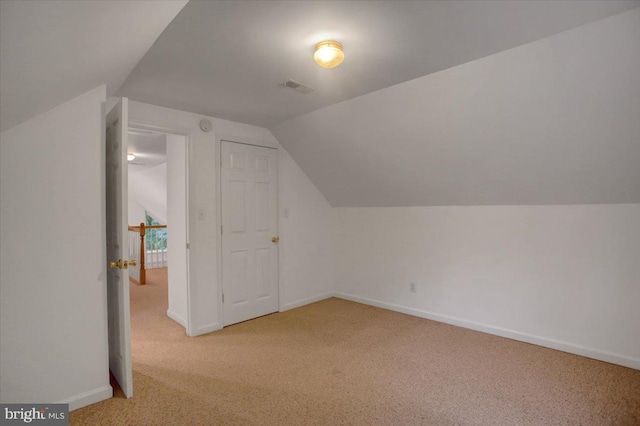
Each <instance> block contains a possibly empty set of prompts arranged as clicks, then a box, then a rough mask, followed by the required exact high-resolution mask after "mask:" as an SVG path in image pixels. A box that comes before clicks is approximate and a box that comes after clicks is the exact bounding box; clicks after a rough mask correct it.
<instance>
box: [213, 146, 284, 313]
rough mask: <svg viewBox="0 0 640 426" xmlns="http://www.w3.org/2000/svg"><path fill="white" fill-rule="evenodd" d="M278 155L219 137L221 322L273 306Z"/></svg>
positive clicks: (275, 307)
mask: <svg viewBox="0 0 640 426" xmlns="http://www.w3.org/2000/svg"><path fill="white" fill-rule="evenodd" d="M277 161H278V155H277V151H276V150H275V149H272V148H264V147H258V146H253V145H245V144H240V143H234V142H226V141H223V142H222V172H221V174H222V182H221V184H222V185H221V186H222V188H221V190H222V194H221V196H222V201H221V207H222V288H223V294H224V302H223V316H224V325H230V324H235V323H237V322H241V321H246V320H248V319H251V318H256V317H259V316H261V315H266V314H270V313H273V312H277V311H278V219H277V212H278V207H277V201H278V187H277V185H278V171H277V166H278V165H277Z"/></svg>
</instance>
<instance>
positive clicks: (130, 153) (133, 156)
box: [127, 152, 136, 161]
mask: <svg viewBox="0 0 640 426" xmlns="http://www.w3.org/2000/svg"><path fill="white" fill-rule="evenodd" d="M134 158H136V155H135V154H134V153H133V152H127V161H133V159H134Z"/></svg>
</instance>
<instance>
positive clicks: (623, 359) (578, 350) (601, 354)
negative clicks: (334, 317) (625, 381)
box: [333, 292, 640, 370]
mask: <svg viewBox="0 0 640 426" xmlns="http://www.w3.org/2000/svg"><path fill="white" fill-rule="evenodd" d="M333 296H335V297H338V298H340V299H345V300H350V301H352V302H358V303H363V304H365V305H371V306H376V307H378V308H383V309H388V310H390V311H396V312H401V313H403V314H408V315H413V316H416V317H420V318H426V319H430V320H433V321H438V322H444V323H447V324H452V325H456V326H458V327H463V328H468V329H471V330H477V331H482V332H484V333H488V334H493V335H496V336H501V337H506V338H509V339H513V340H518V341H520V342H526V343H531V344H534V345H538V346H544V347H547V348H551V349H556V350H559V351H563V352H568V353H572V354H575V355H580V356H584V357H587V358H593V359H597V360H600V361H605V362H610V363H612V364H618V365H622V366H624V367H629V368H633V369H636V370H640V359H639V358H633V357H629V356H626V355H621V354H616V353H612V352H606V351H601V350H598V349H593V348H588V347H584V346H580V345H575V344H573V343H568V342H563V341H560V340H555V339H549V338H546V337H542V336H536V335H533V334H527V333H521V332H519V331H515V330H509V329H505V328H500V327H494V326H491V325H486V324H481V323H478V322H474V321H469V320H465V319H461V318H455V317H451V316H448V315H442V314H436V313H433V312H427V311H422V310H419V309H414V308H408V307H405V306H401V305H395V304H393V303H387V302H381V301H379V300H373V299H368V298H365V297H359V296H355V295H353V294H346V293H340V292H335V293H334V294H333Z"/></svg>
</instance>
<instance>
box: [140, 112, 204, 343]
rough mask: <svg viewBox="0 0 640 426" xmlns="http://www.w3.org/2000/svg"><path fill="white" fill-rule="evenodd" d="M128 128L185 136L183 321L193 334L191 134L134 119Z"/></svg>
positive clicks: (187, 329)
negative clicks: (185, 298)
mask: <svg viewBox="0 0 640 426" xmlns="http://www.w3.org/2000/svg"><path fill="white" fill-rule="evenodd" d="M129 129H138V130H149V131H154V132H161V133H170V134H172V135H178V136H183V137H184V138H185V175H186V176H185V217H186V219H187V220H186V224H185V226H186V230H185V231H186V235H187V257H186V259H187V265H186V270H187V276H186V280H187V283H186V284H187V317H186V318H185V321H186V322H187V324H186V334H187V335H188V336H193V334H192V330H191V328H192V324H191V278H190V275H191V271H190V264H191V250H190V249H189V248H190V242H191V234H190V233H189V219H190V216H189V198H190V194H189V187H190V185H189V176H190V174H191V173H190V169H191V167H190V163H191V161H190V159H191V155H190V152H191V141H192V136H191V133H190V132H187V131H183V130H178V129H174V128H170V127H163V126H159V125H156V124H150V123H143V122H140V121H134V120H129Z"/></svg>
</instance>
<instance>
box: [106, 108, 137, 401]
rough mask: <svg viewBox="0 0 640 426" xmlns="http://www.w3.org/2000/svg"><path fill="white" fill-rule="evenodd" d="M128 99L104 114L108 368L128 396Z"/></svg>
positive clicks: (130, 385) (130, 384) (130, 379)
mask: <svg viewBox="0 0 640 426" xmlns="http://www.w3.org/2000/svg"><path fill="white" fill-rule="evenodd" d="M127 102H128V100H127V98H122V100H121V101H120V102H118V104H117V105H116V106H115V107H113V109H112V110H111V112H109V114H108V115H107V123H106V124H107V139H106V151H107V152H106V193H107V200H106V204H107V260H108V261H109V268H108V273H107V305H108V315H109V369H110V370H111V372H112V373H113V375H114V376H115V378H116V380H117V381H118V383H119V384H120V387H121V388H122V391H123V392H124V394H125V396H126V397H127V398H131V397H132V396H133V370H132V365H131V329H130V311H129V271H128V266H129V244H128V211H127V204H128V203H127V200H128V190H127V180H128V178H127V132H128V128H129V123H128V113H129V111H128V103H127Z"/></svg>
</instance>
